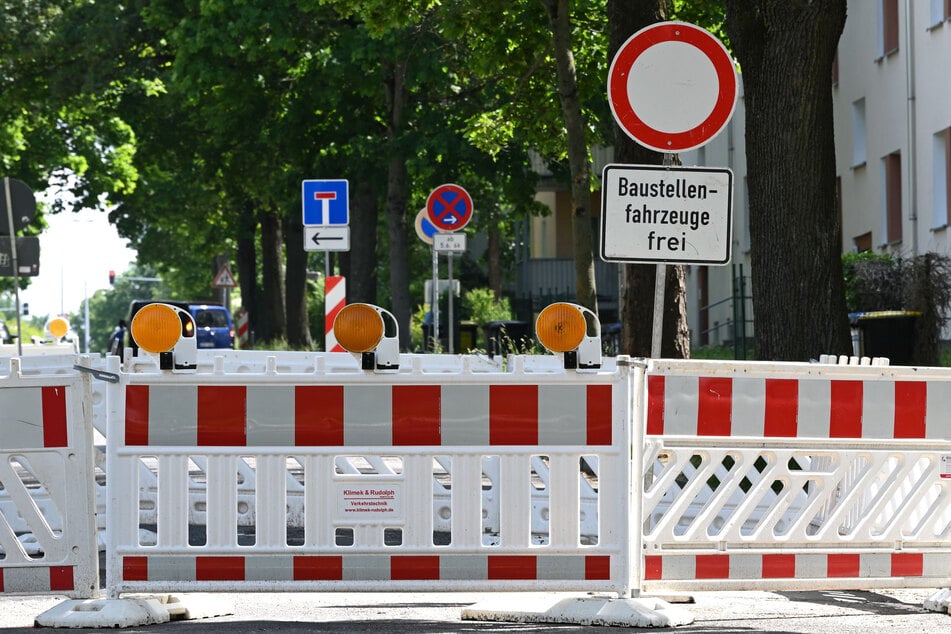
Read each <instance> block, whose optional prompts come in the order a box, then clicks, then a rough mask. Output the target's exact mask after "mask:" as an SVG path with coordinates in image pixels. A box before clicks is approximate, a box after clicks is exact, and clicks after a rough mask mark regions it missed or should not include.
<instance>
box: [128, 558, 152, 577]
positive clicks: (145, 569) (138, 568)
mask: <svg viewBox="0 0 951 634" xmlns="http://www.w3.org/2000/svg"><path fill="white" fill-rule="evenodd" d="M122 580H123V581H148V580H149V558H148V557H123V558H122Z"/></svg>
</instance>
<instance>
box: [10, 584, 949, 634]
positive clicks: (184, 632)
mask: <svg viewBox="0 0 951 634" xmlns="http://www.w3.org/2000/svg"><path fill="white" fill-rule="evenodd" d="M934 592H935V590H878V591H874V592H873V591H826V592H817V591H811V592H777V593H770V592H701V593H696V594H695V595H693V598H694V601H695V602H694V603H693V604H688V605H683V606H682V607H684V608H686V609H688V610H689V611H690V612H691V613H692V614H693V615H694V622H693V623H692V624H691V625H684V626H680V627H677V628H652V629H651V630H650V631H652V632H682V633H690V634H696V633H702V632H743V633H746V632H776V633H781V634H785V633H802V634H817V633H827V632H828V633H830V634H831V633H835V634H873V633H877V632H888V633H889V634H920V633H922V632H926V633H932V634H939V633H941V632H951V616H949V615H948V614H941V613H935V612H928V611H926V610H924V609H923V607H922V602H923V601H924V599H925V598H927V597H928V596H930V595H931V594H933V593H934ZM502 596H506V595H500V594H495V593H490V594H477V593H433V594H421V593H414V594H408V593H402V594H397V593H373V594H367V593H282V594H264V593H254V594H227V595H215V598H217V599H221V600H224V601H225V602H227V603H231V604H233V606H234V613H233V614H230V615H227V616H218V617H213V618H208V619H202V620H197V621H176V622H171V623H165V624H159V625H147V626H140V627H132V628H126V629H124V630H121V631H122V632H130V633H131V632H143V633H144V632H157V633H179V634H189V633H191V632H203V633H204V632H208V633H212V632H221V633H228V634H235V633H236V632H241V633H244V632H339V633H345V632H346V633H349V632H369V631H373V632H388V633H389V632H394V633H402V632H406V633H409V632H413V633H417V632H601V633H602V634H603V633H604V632H605V631H610V630H606V628H604V627H597V626H575V625H554V624H530V623H499V622H476V621H463V620H462V619H461V618H460V617H461V612H462V610H463V609H464V608H466V607H468V606H470V605H472V604H473V603H477V602H479V601H484V600H489V599H493V598H499V597H502ZM509 596H511V595H509ZM544 596H545V595H535V594H532V593H526V594H523V595H518V596H517V599H518V601H519V603H520V604H525V605H527V604H529V603H531V601H532V600H533V599H536V598H543V597H544ZM203 598H206V597H203V596H202V595H191V596H190V597H189V599H188V600H190V601H196V600H197V601H201V600H202V599H203ZM62 600H63V599H62V597H6V596H5V597H0V632H3V634H8V633H13V632H17V633H24V634H25V633H27V632H32V633H35V632H36V629H34V628H33V619H34V618H35V617H36V616H38V615H39V614H41V613H42V612H44V611H45V610H47V609H49V608H50V607H52V606H54V605H57V604H58V603H60V602H61V601H62ZM68 631H71V632H91V631H97V630H90V629H71V630H68Z"/></svg>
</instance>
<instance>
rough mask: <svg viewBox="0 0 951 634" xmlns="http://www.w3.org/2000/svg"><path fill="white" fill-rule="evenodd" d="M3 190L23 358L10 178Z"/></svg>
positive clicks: (18, 341)
mask: <svg viewBox="0 0 951 634" xmlns="http://www.w3.org/2000/svg"><path fill="white" fill-rule="evenodd" d="M3 190H4V195H5V196H6V202H7V226H8V227H9V228H10V260H11V263H12V264H13V294H14V297H15V298H16V300H15V301H16V310H17V355H18V356H21V357H22V356H23V329H22V328H21V327H20V265H19V263H18V262H17V238H16V233H17V232H16V231H15V229H14V227H13V198H12V196H11V194H10V177H9V176H4V177H3Z"/></svg>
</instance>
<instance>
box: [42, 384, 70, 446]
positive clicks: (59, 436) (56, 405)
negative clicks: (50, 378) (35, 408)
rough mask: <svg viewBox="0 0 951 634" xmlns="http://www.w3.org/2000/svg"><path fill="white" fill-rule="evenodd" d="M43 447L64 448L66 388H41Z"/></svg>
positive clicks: (65, 435) (56, 386) (66, 438)
mask: <svg viewBox="0 0 951 634" xmlns="http://www.w3.org/2000/svg"><path fill="white" fill-rule="evenodd" d="M42 401H43V446H44V447H66V446H67V445H68V444H69V439H68V435H67V433H66V387H65V386H63V385H52V386H46V387H44V388H43V396H42Z"/></svg>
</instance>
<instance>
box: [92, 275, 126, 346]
mask: <svg viewBox="0 0 951 634" xmlns="http://www.w3.org/2000/svg"><path fill="white" fill-rule="evenodd" d="M83 295H84V296H85V299H86V301H85V302H84V303H85V308H86V311H85V312H86V315H85V317H84V318H83V331H84V332H85V335H86V336H85V337H84V340H85V341H84V342H83V343H85V346H84V348H83V350H84V351H85V353H86V354H89V285H88V284H87V283H86V282H83ZM121 345H124V344H120V346H121Z"/></svg>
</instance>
